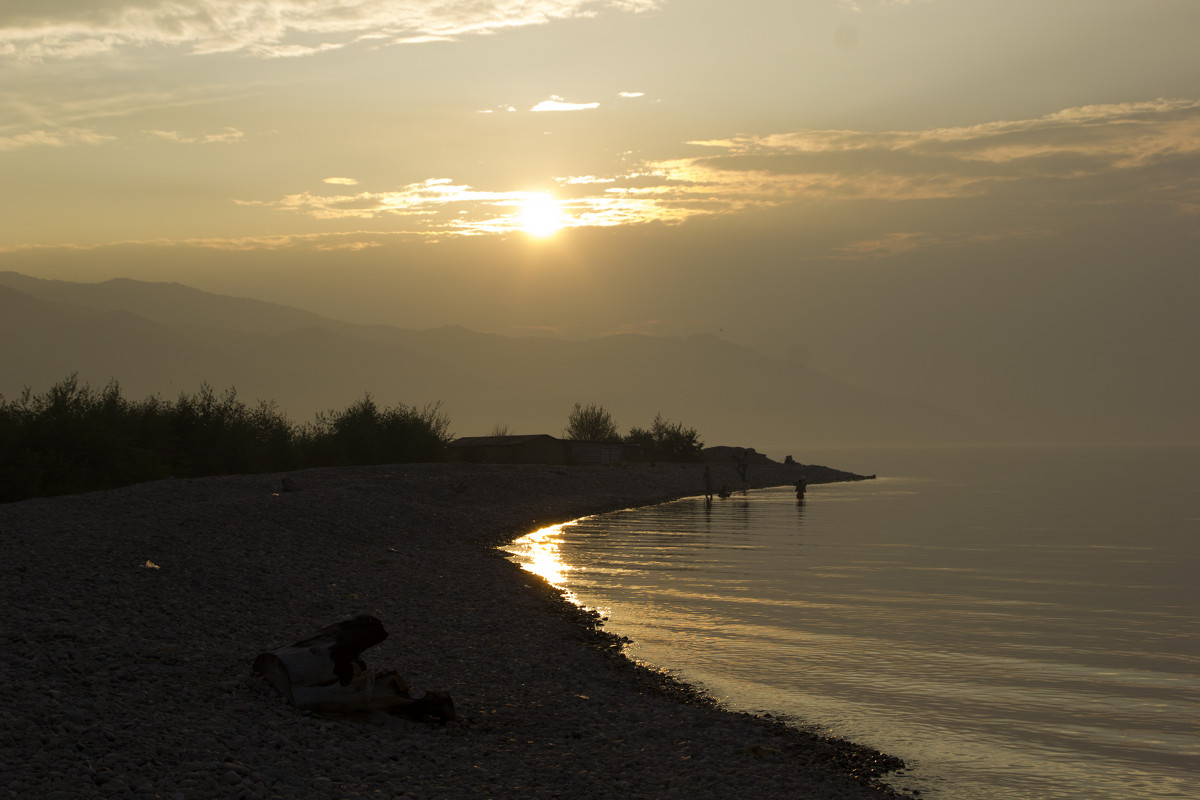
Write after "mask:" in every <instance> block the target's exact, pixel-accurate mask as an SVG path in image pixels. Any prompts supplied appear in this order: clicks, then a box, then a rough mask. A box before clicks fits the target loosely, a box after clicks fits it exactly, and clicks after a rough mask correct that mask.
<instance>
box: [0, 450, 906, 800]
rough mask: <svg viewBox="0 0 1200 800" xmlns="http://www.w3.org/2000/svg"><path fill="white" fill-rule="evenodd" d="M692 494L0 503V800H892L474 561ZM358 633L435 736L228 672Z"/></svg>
mask: <svg viewBox="0 0 1200 800" xmlns="http://www.w3.org/2000/svg"><path fill="white" fill-rule="evenodd" d="M713 471H714V477H715V479H716V482H717V484H718V485H721V484H723V483H729V485H730V486H734V485H736V486H738V487H739V488H740V487H741V486H742V484H741V482H740V481H737V482H736V484H735V482H734V478H733V468H732V466H726V465H719V466H714V468H713ZM726 472H727V473H728V475H726V474H725V473H726ZM702 473H703V466H702V465H699V464H688V465H677V464H671V465H658V466H651V465H629V466H620V467H556V466H532V465H531V466H525V465H475V464H398V465H389V466H378V467H361V468H335V469H317V470H306V471H301V472H293V473H287V474H272V475H239V476H225V477H214V478H204V479H195V480H167V481H159V482H155V483H147V484H141V485H137V486H130V487H125V488H122V489H116V490H112V491H105V492H95V493H90V494H82V495H72V496H65V497H55V498H47V499H38V500H28V501H23V502H17V503H9V504H4V505H0V592H2V593H3V598H4V601H3V608H4V614H3V622H2V624H0V797H8V798H45V799H46V800H65V799H66V798H92V797H97V798H99V797H112V798H171V800H191V799H192V798H272V799H276V798H338V799H339V800H343V799H344V800H357V799H359V798H371V799H372V800H374V799H375V798H396V797H404V798H425V799H426V800H434V799H435V798H472V799H474V798H480V799H481V800H482V799H483V798H613V799H614V800H616V799H617V798H637V797H642V798H687V800H706V799H707V798H714V799H715V798H743V797H744V798H823V799H825V798H828V799H830V800H834V799H838V798H844V799H845V800H857V799H858V798H867V797H871V798H877V797H891V796H896V795H895V794H894V793H893V792H892V791H891V790H890V789H889V788H887V787H886V786H884V785H883V784H881V783H880V779H881V778H882V777H883V776H884V775H885V774H886V772H887V771H889V770H895V769H899V768H901V767H902V764H901V763H900V762H899V760H898V759H895V758H892V757H889V756H887V755H884V754H881V753H878V752H876V751H874V750H871V749H869V748H864V747H859V746H857V745H855V744H853V743H849V742H845V741H841V740H834V739H829V738H826V737H824V736H822V735H821V734H820V733H819V732H816V731H810V730H805V729H802V728H798V727H795V726H791V725H785V724H784V723H782V722H780V721H777V720H773V719H770V718H761V717H754V716H750V715H747V714H742V713H735V712H732V711H728V710H724V709H722V708H720V707H719V706H718V704H716V703H715V702H713V701H712V700H710V699H709V698H707V697H705V696H703V695H702V694H700V693H698V692H696V691H694V690H692V689H691V688H690V687H688V686H686V685H683V684H681V683H679V682H677V681H675V680H673V679H671V678H670V677H669V676H665V675H662V674H659V673H657V672H655V671H653V670H651V669H648V668H646V667H644V666H640V665H636V664H634V663H633V662H631V661H630V660H629V659H627V658H626V657H625V656H624V655H623V654H622V642H621V641H620V640H619V638H617V637H615V636H613V635H611V634H609V633H607V632H605V631H604V629H603V625H602V623H601V621H600V620H598V619H597V618H596V617H595V616H594V615H593V614H590V613H588V612H586V611H584V610H581V609H579V608H577V607H575V606H574V605H572V604H571V603H569V602H567V601H566V600H565V599H564V598H563V597H562V596H561V594H560V593H559V592H558V591H557V590H555V589H554V588H553V587H551V586H550V585H549V584H547V583H545V582H544V581H542V580H541V579H540V578H538V577H536V576H533V575H531V574H530V573H527V572H524V571H523V570H521V569H520V568H519V567H518V566H516V565H514V564H513V563H511V562H510V561H509V560H508V559H507V558H506V557H505V556H504V554H503V553H501V552H500V551H498V550H497V549H496V548H497V547H498V546H500V545H503V544H506V543H508V542H511V541H512V540H513V539H515V538H517V537H520V536H522V535H524V534H526V533H529V532H531V531H533V530H536V529H538V528H541V527H544V526H547V525H552V524H556V523H559V522H564V521H567V520H570V519H574V518H577V517H580V516H585V515H588V514H594V513H600V512H604V511H612V510H618V509H622V508H630V507H636V506H643V505H648V504H652V503H658V502H664V501H666V500H671V499H675V498H678V497H682V496H689V495H697V494H701V493H702V492H703V478H702ZM801 476H804V477H805V478H806V479H807V480H808V481H809V482H810V483H820V482H824V481H829V480H845V479H853V478H854V477H856V476H851V475H849V474H848V473H839V472H837V471H836V470H829V469H826V468H823V467H815V466H801V465H788V466H784V465H769V466H768V465H753V466H752V467H751V468H750V471H749V475H748V484H749V486H750V487H752V488H757V487H764V486H778V485H788V484H792V483H794V482H795V481H796V480H797V478H799V477H801ZM285 479H286V480H285ZM285 484H286V485H287V486H288V488H289V489H290V490H289V491H284V489H283V486H284V485H285ZM718 502H720V501H718ZM358 614H370V615H372V616H374V617H377V618H378V619H379V620H381V621H382V622H383V625H384V627H385V629H386V630H387V632H388V634H389V636H388V638H387V639H386V640H385V641H384V642H382V643H381V644H379V645H377V646H375V647H372V648H370V649H368V650H367V651H365V652H364V653H363V655H362V657H363V659H364V660H365V661H366V662H367V664H368V666H369V667H371V668H377V669H395V670H397V671H398V672H399V673H400V674H401V675H402V676H403V677H404V678H405V679H406V680H407V682H408V684H409V686H410V687H411V688H412V690H413V694H414V695H419V694H420V693H421V692H422V691H424V690H439V691H445V692H447V693H448V694H449V695H450V697H451V698H452V700H453V702H454V706H455V711H456V718H455V719H454V720H453V721H450V722H444V723H443V722H434V721H413V720H408V719H401V718H396V719H389V720H387V721H382V722H381V721H370V722H364V721H360V720H351V719H343V718H338V717H329V716H322V715H318V714H312V713H309V712H302V711H298V710H297V709H295V708H293V707H291V706H290V705H288V703H287V702H286V701H285V700H284V699H283V698H281V697H280V696H278V695H277V694H276V693H275V692H274V690H272V689H271V687H270V686H269V685H267V683H266V682H265V681H264V680H263V679H262V678H260V677H257V676H255V675H253V674H252V673H251V664H252V663H253V662H254V659H255V658H256V656H258V655H259V654H260V653H263V652H266V651H270V650H273V649H275V648H279V647H281V646H284V645H287V644H289V643H291V642H294V641H296V640H298V639H302V638H304V637H306V636H308V635H310V634H312V633H313V632H315V631H317V630H319V629H321V628H323V627H325V626H327V625H329V624H331V623H334V622H338V621H340V620H343V619H346V618H348V617H353V616H355V615H358Z"/></svg>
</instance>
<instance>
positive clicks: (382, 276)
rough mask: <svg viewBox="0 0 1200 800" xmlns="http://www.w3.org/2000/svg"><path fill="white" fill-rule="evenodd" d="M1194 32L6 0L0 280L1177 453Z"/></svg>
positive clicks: (873, 0) (867, 6)
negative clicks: (686, 361)
mask: <svg viewBox="0 0 1200 800" xmlns="http://www.w3.org/2000/svg"><path fill="white" fill-rule="evenodd" d="M1198 33H1200V3H1197V2H1195V0H1086V1H1084V0H1039V2H1028V1H1027V0H1008V1H1007V2H1004V3H998V2H985V1H984V0H743V1H742V2H738V3H730V2H716V1H715V0H686V1H685V0H521V1H520V2H517V1H516V0H511V1H508V0H499V1H498V2H488V3H475V2H458V3H446V2H421V1H420V0H409V2H386V1H385V0H320V1H319V2H316V1H314V0H248V1H247V0H237V1H236V2H235V1H234V0H5V2H4V3H3V4H0V185H2V186H3V191H2V192H0V220H2V222H0V269H12V270H16V271H19V272H24V273H26V274H33V275H36V276H38V277H48V278H62V279H69V280H103V279H107V278H111V277H134V278H139V279H144V280H168V281H179V282H183V283H187V284H188V285H192V286H196V287H198V288H203V289H206V290H209V291H218V292H222V293H228V294H235V295H240V296H252V297H257V298H260V299H267V300H273V301H276V302H283V303H288V304H291V305H296V306H299V307H302V308H307V309H310V310H314V311H318V312H321V313H325V314H329V315H331V316H336V317H338V318H340V319H345V320H348V321H357V322H369V323H385V324H393V325H401V326H404V327H418V328H419V327H434V326H439V325H446V324H460V325H465V326H467V327H472V328H475V329H479V330H487V331H494V332H498V333H506V334H538V335H555V336H568V337H587V336H596V335H602V334H606V333H612V332H642V333H656V334H663V335H686V334H691V333H710V334H713V335H717V336H721V337H724V338H728V339H730V340H731V341H735V342H738V343H741V344H745V345H747V346H752V347H754V348H756V349H759V350H761V351H762V352H765V353H768V354H770V355H775V356H779V357H786V358H788V359H791V360H793V361H797V362H801V363H804V364H808V365H811V366H813V367H814V368H819V369H822V370H824V371H827V372H829V373H830V374H833V375H834V376H836V377H839V378H842V379H845V380H848V381H852V382H855V383H856V384H858V385H863V386H866V387H868V388H874V389H878V390H881V391H889V392H895V393H897V394H901V395H904V396H906V397H913V398H916V399H920V400H922V401H927V402H932V403H937V404H940V405H942V406H945V407H947V408H949V409H953V410H956V411H958V410H963V409H968V410H970V411H971V412H972V413H975V414H983V415H996V416H1000V417H1003V416H1005V415H1010V416H1012V417H1013V422H1014V424H1015V425H1017V426H1018V427H1019V426H1020V424H1024V422H1027V421H1028V420H1029V419H1032V418H1033V417H1034V416H1038V415H1040V416H1041V419H1042V421H1043V423H1044V424H1043V425H1042V428H1043V429H1045V430H1043V431H1042V433H1043V434H1044V433H1046V431H1047V430H1048V431H1053V430H1054V429H1055V426H1066V427H1070V426H1072V425H1077V426H1082V427H1080V430H1081V431H1082V430H1084V429H1085V428H1086V429H1087V430H1091V431H1095V430H1101V429H1105V428H1110V429H1111V428H1112V427H1113V426H1118V427H1119V426H1120V425H1121V424H1122V423H1123V422H1124V421H1129V420H1132V419H1134V418H1138V419H1140V420H1141V421H1142V422H1143V423H1144V421H1145V420H1146V419H1147V418H1151V417H1152V418H1157V419H1161V420H1163V421H1164V422H1163V425H1161V426H1159V427H1158V428H1156V429H1155V431H1156V433H1155V434H1154V435H1155V436H1158V437H1159V438H1167V439H1170V438H1173V437H1176V438H1177V437H1184V438H1192V439H1195V438H1200V430H1198V429H1197V428H1196V427H1192V426H1193V424H1197V425H1200V421H1198V420H1197V418H1196V415H1195V412H1193V411H1191V410H1190V409H1192V408H1194V407H1195V405H1196V401H1197V400H1198V399H1200V385H1198V383H1197V381H1198V379H1197V378H1196V376H1195V375H1194V373H1195V372H1197V371H1196V370H1195V369H1194V366H1192V362H1193V361H1194V358H1193V356H1194V350H1195V342H1196V341H1198V339H1197V336H1198V335H1200V329H1198V328H1197V326H1196V323H1195V322H1194V321H1193V320H1192V317H1193V316H1195V315H1194V314H1193V313H1192V310H1191V307H1192V306H1193V305H1194V304H1195V303H1194V301H1195V299H1196V298H1197V297H1200V279H1198V277H1197V268H1196V265H1197V264H1198V263H1200V258H1198V256H1200V240H1198V230H1200V48H1198V47H1196V46H1195V42H1196V37H1197V34H1198ZM1085 422H1086V424H1084V423H1085ZM1139 424H1140V423H1139ZM1134 427H1136V426H1134ZM1143 427H1144V425H1143ZM1131 430H1132V428H1131Z"/></svg>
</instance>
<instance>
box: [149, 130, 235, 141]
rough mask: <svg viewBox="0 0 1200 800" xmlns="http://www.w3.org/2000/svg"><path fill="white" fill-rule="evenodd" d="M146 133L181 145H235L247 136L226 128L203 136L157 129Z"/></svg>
mask: <svg viewBox="0 0 1200 800" xmlns="http://www.w3.org/2000/svg"><path fill="white" fill-rule="evenodd" d="M145 133H146V135H147V136H153V137H156V138H158V139H165V140H167V141H169V142H178V143H179V144H233V143H235V142H240V141H241V140H242V139H243V138H245V136H246V134H244V133H242V132H241V131H239V130H238V129H237V128H225V129H224V130H221V131H218V132H217V133H206V134H204V135H202V136H187V135H185V134H183V133H180V132H179V131H165V130H157V129H156V130H148V131H145Z"/></svg>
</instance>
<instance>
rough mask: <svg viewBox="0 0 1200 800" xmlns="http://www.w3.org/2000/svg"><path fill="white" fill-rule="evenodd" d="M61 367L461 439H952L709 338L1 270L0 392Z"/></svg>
mask: <svg viewBox="0 0 1200 800" xmlns="http://www.w3.org/2000/svg"><path fill="white" fill-rule="evenodd" d="M71 373H78V376H79V379H80V381H81V382H87V383H89V384H91V385H92V386H93V387H96V388H99V387H101V386H103V385H104V384H106V383H108V381H109V380H110V379H116V380H117V381H118V382H119V383H120V385H121V387H122V392H123V394H124V395H125V396H126V397H129V398H133V399H142V398H144V397H146V396H149V395H154V394H159V395H162V396H164V397H174V396H176V395H178V394H179V393H180V392H187V393H192V392H195V391H196V390H197V389H198V388H199V387H200V385H201V384H202V383H205V382H206V383H207V384H208V385H210V386H211V387H212V388H213V389H214V390H216V391H218V392H220V391H222V390H224V389H227V388H230V387H234V388H236V389H237V392H238V395H239V397H241V398H242V399H243V400H244V401H246V402H247V403H249V404H253V403H255V402H256V401H257V400H259V399H269V400H274V401H276V402H277V403H278V405H279V407H280V408H281V409H282V410H283V411H285V412H286V413H287V414H288V416H289V417H291V419H293V420H294V421H296V422H305V421H308V420H310V419H312V417H313V415H314V414H315V413H316V412H318V411H322V410H330V409H341V408H345V407H346V406H347V405H349V404H350V403H352V402H354V401H355V400H357V399H359V398H361V397H362V396H363V394H364V393H365V392H369V393H370V394H371V395H372V396H373V397H374V398H375V400H376V402H377V403H378V404H379V405H381V406H385V405H395V404H397V403H404V404H406V405H410V406H418V407H423V406H425V405H427V404H429V403H433V402H441V403H442V409H443V411H444V412H445V413H446V414H447V415H448V416H449V417H450V419H451V429H452V430H453V431H454V433H455V434H456V435H460V436H468V435H484V434H488V433H490V432H491V431H492V430H493V428H495V427H496V426H497V425H501V424H502V425H505V426H507V428H508V430H509V432H511V433H552V434H556V435H557V434H558V433H560V432H561V430H562V428H563V427H564V426H565V424H566V420H567V415H568V414H569V413H570V411H571V408H572V406H573V405H574V404H575V403H576V402H582V403H585V404H586V403H598V404H600V405H602V406H604V407H605V408H606V409H608V410H609V411H610V412H611V413H612V415H613V417H614V419H615V421H616V422H617V425H618V427H619V428H620V429H621V431H622V432H624V431H626V430H628V429H629V428H630V427H632V426H640V427H648V426H649V424H650V422H651V421H652V420H653V418H654V415H655V414H657V413H662V415H663V416H664V417H665V418H667V419H669V420H672V421H677V422H682V423H683V424H685V425H687V426H689V427H694V428H696V429H697V430H698V431H699V432H700V433H701V437H702V438H703V440H704V442H705V443H706V444H709V445H721V444H733V445H738V446H751V447H757V448H758V449H759V450H760V451H763V452H768V453H776V454H778V456H779V457H782V448H788V452H791V449H792V448H795V449H796V450H797V452H796V458H797V459H800V460H803V455H802V450H801V448H802V447H803V446H805V445H818V444H820V445H830V444H865V443H908V442H933V441H954V440H960V439H963V438H965V437H967V436H968V435H969V433H968V427H967V426H966V425H965V424H964V423H963V422H962V421H960V420H956V419H952V418H951V417H950V416H949V415H948V414H946V413H944V412H942V411H939V410H937V409H934V408H930V407H928V406H924V405H921V404H918V403H915V402H910V401H907V400H904V399H900V398H895V397H889V396H886V395H882V394H878V393H875V392H870V391H867V390H864V389H860V388H857V387H855V386H851V385H849V384H846V383H843V382H840V381H838V380H835V379H833V378H831V377H829V376H827V375H824V374H822V373H820V372H817V371H814V370H812V369H809V368H806V367H803V366H799V365H796V364H792V363H789V362H786V361H783V360H778V359H773V358H769V357H767V356H765V355H762V354H760V353H758V352H755V351H753V350H750V349H747V348H745V347H741V346H738V345H735V344H731V343H729V342H727V341H724V340H721V339H719V338H717V337H714V336H710V335H698V336H690V337H687V338H671V337H655V336H643V335H627V334H626V335H615V336H608V337H602V338H597V339H591V340H586V341H567V340H561V339H553V338H539V337H507V336H499V335H494V334H486V333H479V332H475V331H472V330H468V329H467V328H462V327H446V328H437V329H433V330H408V329H404V328H397V327H389V326H363V325H353V324H350V323H347V322H341V321H337V320H333V319H327V318H324V317H321V316H319V315H317V314H313V313H310V312H307V311H302V310H300V309H296V308H291V307H288V306H282V305H276V304H272V303H265V302H260V301H256V300H248V299H242V298H235V297H227V296H222V295H217V294H212V293H209V292H204V291H200V290H198V289H192V288H189V287H186V286H182V285H179V284H174V283H149V282H143V281H134V280H126V279H119V280H110V281H105V282H103V283H94V284H91V283H71V282H65V281H47V280H41V279H36V278H30V277H27V276H25V275H21V274H18V273H14V272H0V394H2V395H3V396H4V397H5V398H8V399H11V398H13V397H15V396H17V395H19V393H20V392H21V391H22V390H23V388H24V387H26V386H28V387H30V388H32V389H33V391H34V392H35V393H41V392H44V391H45V390H46V389H48V388H49V387H50V386H51V385H53V384H54V383H56V382H58V381H60V380H62V379H63V378H65V377H67V376H68V375H70V374H71Z"/></svg>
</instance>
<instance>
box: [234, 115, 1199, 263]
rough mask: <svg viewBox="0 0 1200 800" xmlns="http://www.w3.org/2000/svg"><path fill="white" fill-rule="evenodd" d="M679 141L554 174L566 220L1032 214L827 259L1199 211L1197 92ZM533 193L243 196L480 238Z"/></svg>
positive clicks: (412, 187) (512, 225)
mask: <svg viewBox="0 0 1200 800" xmlns="http://www.w3.org/2000/svg"><path fill="white" fill-rule="evenodd" d="M689 144H690V146H691V147H693V148H697V147H698V148H701V149H702V151H704V152H702V153H701V154H699V155H691V156H680V157H676V158H671V159H665V160H659V161H651V162H645V163H642V164H640V165H637V166H636V167H635V168H633V169H630V170H629V171H626V172H623V173H620V174H612V175H603V174H601V175H594V174H588V175H569V176H562V177H558V178H556V179H555V183H556V192H555V196H556V197H557V198H558V201H559V205H560V211H561V214H562V220H563V224H564V227H584V226H594V227H610V226H617V225H633V224H641V223H648V222H658V223H668V224H671V223H678V222H682V221H685V220H688V219H691V218H694V217H699V216H714V215H736V214H741V213H745V212H748V211H754V210H771V209H783V208H791V207H793V206H808V207H814V208H815V207H831V206H834V205H838V204H843V205H844V204H851V203H863V202H871V203H888V204H892V205H895V206H903V205H904V204H913V203H922V202H934V201H951V200H953V201H957V200H971V199H980V198H988V199H991V200H992V201H995V202H1003V203H1008V204H1009V207H1011V208H1019V209H1021V210H1022V211H1021V213H1022V214H1024V215H1027V216H1029V218H1028V219H1025V220H1024V221H1021V222H1018V221H1015V220H1013V219H1008V220H1006V221H1005V222H1004V223H1003V227H1004V229H1005V232H1004V233H1003V234H997V233H996V230H995V229H993V227H992V225H993V223H989V222H988V219H989V216H988V214H986V213H981V214H980V213H977V214H976V215H975V222H974V223H972V224H974V225H976V227H977V229H976V230H972V231H966V232H963V231H959V232H954V233H952V234H947V233H944V232H942V233H938V232H931V231H917V232H914V231H912V230H911V229H910V230H907V231H893V232H890V233H886V232H885V233H881V234H879V235H878V236H874V237H872V238H864V239H863V240H862V241H856V242H850V243H843V244H842V245H839V246H838V247H839V248H840V249H839V250H837V252H836V253H835V254H834V255H835V256H838V257H867V256H874V255H878V254H882V253H896V252H902V251H905V250H911V249H916V248H929V247H934V246H947V245H950V246H960V245H961V244H963V243H964V242H967V241H969V237H979V236H984V237H986V236H996V235H1004V236H1008V237H1011V236H1021V237H1025V236H1028V235H1034V233H1030V231H1035V232H1036V235H1043V234H1044V232H1045V230H1047V229H1049V226H1050V225H1051V223H1050V222H1046V223H1045V225H1043V226H1042V227H1038V226H1037V224H1035V223H1036V220H1037V217H1038V215H1039V214H1040V213H1042V212H1039V211H1037V209H1049V210H1050V211H1052V212H1053V213H1056V214H1062V213H1069V212H1066V211H1063V210H1062V209H1072V208H1082V207H1084V206H1087V205H1089V204H1095V203H1114V202H1133V203H1154V204H1159V205H1162V206H1163V207H1164V208H1166V209H1169V210H1172V211H1173V212H1174V213H1179V214H1195V209H1196V208H1198V207H1200V169H1197V167H1198V166H1200V101H1191V100H1156V101H1149V102H1144V103H1127V104H1118V105H1107V106H1086V107H1079V108H1070V109H1064V110H1062V111H1059V112H1056V113H1054V114H1049V115H1046V116H1044V117H1040V118H1036V119H1029V120H1015V121H1001V122H989V123H984V124H980V125H974V126H964V127H957V128H939V129H930V130H923V131H921V130H917V131H883V132H870V131H853V130H802V131H791V132H787V133H780V134H772V135H766V136H739V137H733V138H729V139H720V140H706V141H699V142H691V143H689ZM326 182H327V183H328V182H330V181H328V180H327V181H326ZM345 185H348V184H345ZM533 194H536V193H530V192H526V191H518V190H510V189H507V188H505V187H500V188H496V189H482V188H478V187H474V186H471V185H468V184H466V183H463V182H459V181H454V180H451V179H448V178H434V179H429V180H426V181H422V182H418V183H413V184H409V185H407V186H403V187H401V188H399V189H396V190H389V191H376V192H358V193H355V194H333V195H324V194H319V193H311V192H306V193H301V194H294V195H289V196H287V197H284V198H281V199H279V200H275V201H249V202H246V203H244V204H245V205H259V206H264V207H269V208H274V209H277V210H281V211H288V212H291V213H297V214H303V215H306V216H309V217H312V218H316V219H321V220H329V221H334V220H348V219H360V220H367V219H375V220H387V219H390V220H403V224H404V225H405V226H406V228H405V229H406V230H408V231H410V232H414V233H421V234H427V233H438V234H443V235H446V234H483V233H504V232H508V231H512V230H515V229H517V228H519V227H520V226H521V220H520V208H521V205H522V204H523V203H524V202H525V201H526V200H527V199H529V197H531V196H532V195H533ZM994 225H995V226H996V229H998V227H999V226H1000V225H1001V223H999V222H997V223H994ZM1021 226H1024V227H1021ZM1014 230H1015V231H1017V232H1016V233H1013V231H1014ZM1022 231H1024V232H1022Z"/></svg>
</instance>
